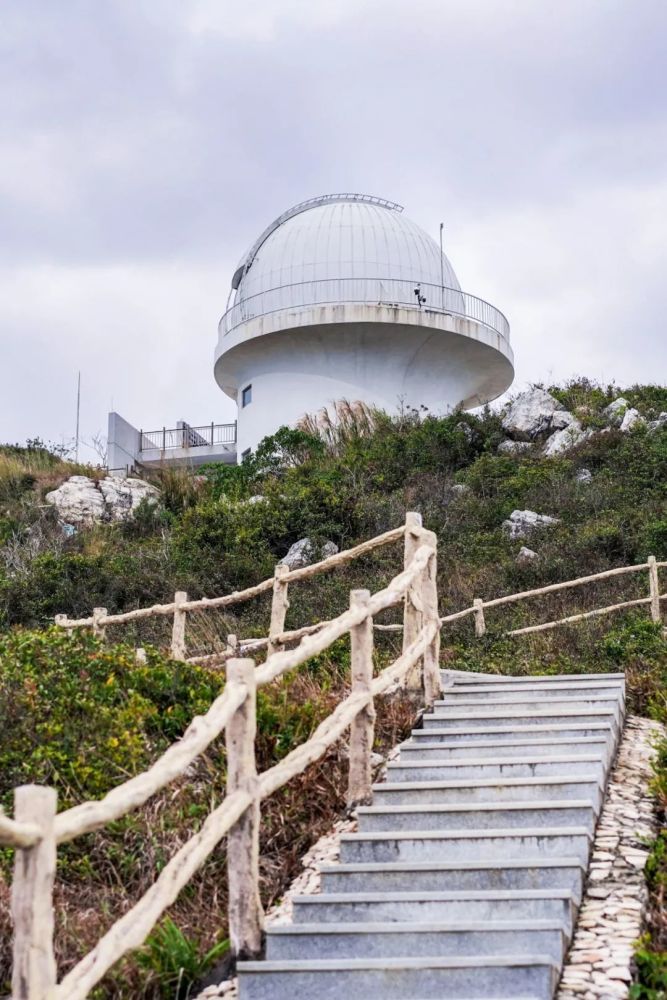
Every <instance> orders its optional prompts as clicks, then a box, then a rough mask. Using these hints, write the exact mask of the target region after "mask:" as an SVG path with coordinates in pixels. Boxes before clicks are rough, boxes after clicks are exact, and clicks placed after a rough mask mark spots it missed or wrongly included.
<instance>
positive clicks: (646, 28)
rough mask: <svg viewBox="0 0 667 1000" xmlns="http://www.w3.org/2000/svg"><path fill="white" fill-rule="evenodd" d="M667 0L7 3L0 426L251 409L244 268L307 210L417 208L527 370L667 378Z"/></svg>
mask: <svg viewBox="0 0 667 1000" xmlns="http://www.w3.org/2000/svg"><path fill="white" fill-rule="evenodd" d="M666 39H667V4H665V3H664V0H559V2H558V3H553V0H409V2H408V0H400V2H398V0H234V2H232V0H3V3H2V5H0V344H1V348H2V355H1V357H2V366H1V374H0V378H1V384H0V391H1V395H0V440H1V441H19V442H22V441H24V440H25V439H26V438H28V437H35V436H40V437H42V438H43V439H45V440H52V441H56V442H57V441H60V440H61V439H65V440H67V439H71V438H72V436H73V434H74V420H75V399H76V376H77V371H78V370H79V369H80V370H81V372H82V408H81V422H82V433H83V434H84V435H85V436H86V437H88V438H90V437H91V436H92V435H93V434H94V433H95V432H98V431H102V432H103V433H104V432H105V431H106V417H107V411H108V410H109V408H110V407H112V406H113V408H114V409H116V410H118V411H119V412H120V413H121V414H122V415H124V416H125V417H126V418H127V419H128V420H130V421H131V422H132V423H133V424H135V425H136V426H143V427H144V428H146V429H149V428H156V427H161V426H162V425H163V424H166V425H167V426H170V425H172V426H173V425H174V423H175V421H176V419H177V418H180V417H184V418H185V419H187V420H188V421H189V422H191V423H195V424H197V423H207V422H210V421H211V420H216V421H220V420H226V419H233V416H234V406H233V404H232V403H231V401H229V400H228V399H227V398H226V397H225V396H223V394H222V392H221V391H220V390H219V389H218V387H217V386H216V384H215V382H214V380H213V368H212V359H213V350H214V346H215V343H216V326H217V322H218V320H219V318H220V315H221V314H222V312H223V311H224V307H225V303H226V300H227V295H228V292H229V284H230V279H231V274H232V271H233V269H234V267H235V265H236V263H237V262H238V259H239V258H240V256H241V254H242V253H243V251H244V250H245V249H246V248H247V246H248V245H249V244H250V243H252V242H253V240H254V239H255V237H256V236H257V235H258V234H259V232H260V231H261V230H262V229H263V228H264V227H265V226H266V225H267V224H268V223H269V222H270V221H271V220H272V219H273V218H274V217H275V216H276V215H278V214H280V212H282V211H283V210H284V209H286V208H288V207H289V206H291V205H292V204H294V203H296V202H299V201H302V200H304V199H305V198H309V197H312V196H315V195H318V194H322V193H326V192H333V191H360V192H366V193H371V194H377V195H380V196H382V197H385V198H389V199H391V200H394V201H398V202H400V203H401V204H402V205H404V206H405V210H406V214H407V215H409V216H410V217H411V218H413V219H414V220H415V221H416V222H418V223H419V224H420V225H421V226H422V227H423V228H424V229H426V230H427V231H428V232H430V233H432V235H433V236H434V237H435V238H436V239H437V234H438V225H439V222H440V220H443V221H444V223H445V245H446V251H447V253H448V256H449V257H450V260H451V261H452V263H453V265H454V268H455V270H456V272H457V274H458V277H459V280H460V282H461V285H462V287H463V288H464V290H466V291H469V292H471V293H473V294H476V295H479V296H481V297H482V298H486V299H489V300H490V301H491V302H493V303H494V304H496V305H497V306H498V307H499V308H500V309H502V310H503V312H505V314H506V315H507V316H508V318H509V320H510V324H511V328H512V333H511V338H512V343H513V347H514V352H515V357H516V371H517V377H516V381H515V387H518V386H521V385H523V384H525V383H526V382H528V381H539V380H550V379H563V378H566V377H569V376H571V375H574V374H578V373H583V374H586V375H588V376H591V377H595V378H599V379H604V380H616V381H617V382H620V383H627V382H632V381H653V382H665V381H666V375H667V338H666V336H665V316H666V314H667V278H666V272H667V248H666V246H665V229H666V220H667V52H666V51H665V50H666V48H667V43H666Z"/></svg>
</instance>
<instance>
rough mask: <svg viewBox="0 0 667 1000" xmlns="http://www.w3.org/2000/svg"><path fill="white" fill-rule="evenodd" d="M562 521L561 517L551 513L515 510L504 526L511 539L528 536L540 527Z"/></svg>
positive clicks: (548, 526)
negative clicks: (553, 515) (552, 515)
mask: <svg viewBox="0 0 667 1000" xmlns="http://www.w3.org/2000/svg"><path fill="white" fill-rule="evenodd" d="M559 523H560V518H558V517H551V516H550V515H549V514H538V513H536V512H535V511H534V510H513V511H512V513H511V514H510V516H509V517H508V519H507V520H506V521H503V528H504V530H505V531H506V532H507V534H508V535H509V536H510V538H511V539H513V540H514V539H517V538H528V536H529V535H532V533H533V532H534V531H537V530H538V529H540V528H551V527H553V526H554V525H556V524H559Z"/></svg>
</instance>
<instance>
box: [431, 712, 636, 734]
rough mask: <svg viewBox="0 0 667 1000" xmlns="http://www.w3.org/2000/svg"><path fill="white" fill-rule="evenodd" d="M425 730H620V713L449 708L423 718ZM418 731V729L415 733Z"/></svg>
mask: <svg viewBox="0 0 667 1000" xmlns="http://www.w3.org/2000/svg"><path fill="white" fill-rule="evenodd" d="M423 721H424V729H426V730H433V729H458V728H460V727H461V726H462V725H465V726H466V728H468V729H473V728H474V729H476V728H481V729H484V728H486V727H488V726H494V725H508V724H509V723H512V724H514V725H516V726H517V727H520V726H540V725H541V726H548V725H551V726H561V725H565V724H566V723H571V722H573V723H577V724H584V723H586V724H588V723H596V722H602V723H606V724H607V725H611V726H614V727H615V728H616V729H618V722H619V719H618V710H617V709H616V708H609V709H607V708H567V709H562V710H558V709H555V710H553V711H552V710H551V709H550V708H549V707H548V706H546V707H542V708H535V709H534V710H528V709H524V708H521V709H507V710H505V709H496V708H485V709H479V710H478V711H476V712H473V711H471V710H468V711H465V710H464V709H457V708H450V709H441V710H440V712H438V714H437V715H436V714H429V715H425V716H424V717H423ZM414 732H419V730H415V731H413V735H414Z"/></svg>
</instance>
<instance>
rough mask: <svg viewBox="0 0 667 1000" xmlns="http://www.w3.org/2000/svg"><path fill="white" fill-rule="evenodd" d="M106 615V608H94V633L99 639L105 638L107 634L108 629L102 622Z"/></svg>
mask: <svg viewBox="0 0 667 1000" xmlns="http://www.w3.org/2000/svg"><path fill="white" fill-rule="evenodd" d="M106 616H107V609H106V608H93V635H96V636H97V638H98V639H104V637H105V635H106V630H105V628H104V626H103V625H102V624H101V622H102V619H103V618H106Z"/></svg>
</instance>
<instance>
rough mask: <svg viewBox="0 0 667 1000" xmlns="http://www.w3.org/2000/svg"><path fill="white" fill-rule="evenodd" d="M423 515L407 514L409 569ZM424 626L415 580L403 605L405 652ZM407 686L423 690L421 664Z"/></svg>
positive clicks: (413, 669) (405, 561) (415, 549)
mask: <svg viewBox="0 0 667 1000" xmlns="http://www.w3.org/2000/svg"><path fill="white" fill-rule="evenodd" d="M421 530H422V516H421V514H419V513H417V512H416V511H411V510H409V511H408V512H407V513H406V515H405V547H404V553H405V554H404V563H403V565H404V568H405V569H408V567H409V566H410V564H411V563H412V560H413V558H414V555H415V552H416V551H417V549H418V548H419V544H420V532H421ZM421 627H422V609H421V586H420V581H419V580H414V581H413V583H412V585H411V586H410V587H409V589H408V591H407V593H406V595H405V601H404V605H403V652H405V650H406V649H407V648H408V646H411V645H412V643H413V642H414V641H415V639H417V637H418V636H419V633H420V631H421ZM405 686H406V687H407V688H408V689H409V690H412V691H421V687H422V681H421V665H420V664H419V663H417V664H415V666H414V667H413V668H412V670H410V671H409V673H408V674H407V676H406V679H405Z"/></svg>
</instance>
